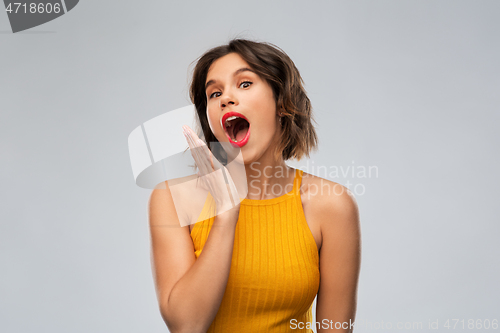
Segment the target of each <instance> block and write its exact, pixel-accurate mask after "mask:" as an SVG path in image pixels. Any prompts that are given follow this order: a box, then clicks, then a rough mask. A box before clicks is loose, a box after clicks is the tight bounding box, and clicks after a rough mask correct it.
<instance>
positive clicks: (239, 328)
mask: <svg viewBox="0 0 500 333" xmlns="http://www.w3.org/2000/svg"><path fill="white" fill-rule="evenodd" d="M302 174H303V172H302V170H299V169H296V170H295V178H294V182H293V189H292V190H291V191H290V192H288V193H286V194H284V195H282V196H280V197H277V198H273V199H266V200H251V199H244V200H243V201H242V202H241V203H240V212H239V217H238V222H237V225H236V233H235V239H234V247H233V255H232V259H231V269H230V272H229V279H228V282H227V286H226V290H225V293H224V296H223V299H222V303H221V305H220V307H219V311H218V312H217V315H216V316H215V318H214V320H213V322H212V324H211V326H210V327H209V329H208V331H207V332H209V333H212V332H241V333H244V332H252V333H255V332H313V331H312V330H310V329H303V330H300V329H298V328H297V326H296V325H294V324H293V323H299V322H303V323H304V324H303V325H304V327H306V325H307V322H314V320H313V318H312V304H313V301H314V298H315V297H316V294H317V292H318V289H319V279H320V274H319V254H318V247H317V245H316V242H315V240H314V237H313V235H312V233H311V230H310V229H309V226H308V224H307V222H306V219H305V216H304V211H303V209H302V202H301V199H300V191H299V189H300V183H301V179H302ZM214 209H215V205H214V201H213V198H212V196H211V195H210V194H209V195H208V197H207V201H206V202H205V206H204V208H203V211H202V213H201V215H200V216H203V214H207V213H210V212H214ZM208 216H210V215H208ZM213 221H214V217H212V218H209V219H205V220H202V221H201V222H198V223H196V224H195V225H194V227H193V230H192V231H191V238H192V240H193V244H194V249H195V255H196V258H198V257H199V255H200V254H201V251H202V250H203V246H204V245H205V242H206V240H207V237H208V235H209V233H210V229H211V227H212V224H213ZM207 288H210V286H209V285H207ZM293 319H295V320H296V321H292V322H291V320H293ZM292 327H294V328H295V329H292Z"/></svg>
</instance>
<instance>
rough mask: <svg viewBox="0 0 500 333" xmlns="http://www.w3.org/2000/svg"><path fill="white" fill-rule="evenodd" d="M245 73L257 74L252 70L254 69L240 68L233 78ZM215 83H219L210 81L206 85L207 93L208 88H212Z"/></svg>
mask: <svg viewBox="0 0 500 333" xmlns="http://www.w3.org/2000/svg"><path fill="white" fill-rule="evenodd" d="M243 72H252V73H255V71H254V70H252V69H250V68H247V67H243V68H240V69H238V70H237V71H235V72H234V73H233V77H234V76H236V75H238V74H240V73H243ZM215 82H217V81H215V80H210V81H208V82H207V83H206V84H205V91H206V90H207V89H208V87H210V86H211V85H212V84H214V83H215Z"/></svg>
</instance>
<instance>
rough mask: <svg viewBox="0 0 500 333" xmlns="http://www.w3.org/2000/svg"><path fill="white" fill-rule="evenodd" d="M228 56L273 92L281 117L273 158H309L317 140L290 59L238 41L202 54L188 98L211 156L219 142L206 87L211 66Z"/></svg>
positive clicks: (307, 102)
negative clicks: (209, 114)
mask: <svg viewBox="0 0 500 333" xmlns="http://www.w3.org/2000/svg"><path fill="white" fill-rule="evenodd" d="M230 53H237V54H239V55H240V56H241V57H242V58H243V60H245V61H246V62H247V63H248V64H249V65H250V67H251V69H252V70H254V71H255V72H256V73H257V74H258V75H259V76H260V77H261V78H263V79H265V80H266V81H267V82H268V84H269V85H270V86H271V88H272V90H273V95H274V100H275V102H276V110H278V111H281V113H282V114H283V118H282V121H281V129H282V130H281V135H280V139H279V143H278V145H277V146H276V150H275V152H274V155H275V157H276V158H279V156H280V155H281V156H282V157H283V159H284V160H285V161H286V160H288V159H291V158H295V159H297V160H300V159H301V158H302V157H303V156H304V155H306V156H307V157H309V153H310V152H311V151H312V150H316V149H317V145H318V138H317V135H316V131H315V128H314V126H313V124H312V122H315V121H314V119H313V115H312V107H311V102H310V100H309V98H308V97H307V94H306V91H305V89H304V86H303V84H304V81H303V80H302V77H301V76H300V73H299V70H298V69H297V67H295V64H294V63H293V61H292V60H291V59H290V57H289V56H288V55H287V54H286V53H285V52H284V51H283V50H281V49H280V48H279V47H277V46H276V45H274V44H271V43H265V42H255V41H251V40H247V39H240V38H237V39H232V40H231V41H229V43H228V44H227V45H221V46H217V47H214V48H212V49H210V50H208V51H207V52H205V53H204V54H203V55H202V56H201V57H199V58H198V60H197V63H196V66H195V68H194V70H193V75H192V81H191V85H190V90H189V97H190V99H191V102H192V103H193V104H194V105H195V107H196V113H197V115H198V124H199V126H200V127H201V131H202V132H203V136H204V138H205V141H206V142H207V143H208V147H209V148H210V150H212V152H213V149H212V147H211V144H210V143H211V142H218V140H217V138H216V137H215V135H214V134H213V133H212V131H211V129H210V126H209V123H208V118H207V114H206V109H207V96H206V92H205V83H206V79H207V74H208V71H209V69H210V66H211V65H212V63H213V62H214V61H216V60H217V59H219V58H221V57H223V56H225V55H228V54H230ZM195 61H196V60H195ZM219 146H220V145H219ZM216 155H219V154H216Z"/></svg>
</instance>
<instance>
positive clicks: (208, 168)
mask: <svg viewBox="0 0 500 333" xmlns="http://www.w3.org/2000/svg"><path fill="white" fill-rule="evenodd" d="M182 128H183V132H184V136H185V137H186V140H187V142H188V145H189V148H190V151H191V155H192V156H193V159H194V160H195V162H196V166H197V167H198V169H199V171H198V176H199V177H200V178H199V179H200V180H201V181H202V184H203V186H204V188H205V189H207V190H208V191H209V192H210V194H211V195H212V197H213V198H214V199H215V202H216V205H217V214H219V213H223V212H225V211H227V210H229V209H232V208H233V207H236V206H238V207H239V204H240V199H239V195H238V191H237V189H236V186H235V184H234V182H233V179H232V178H231V175H230V174H229V172H228V170H227V168H226V167H224V166H223V165H222V164H221V163H220V162H219V161H218V160H217V159H216V158H215V157H214V156H213V154H212V152H211V151H210V149H208V147H207V145H206V144H205V143H204V142H203V141H202V140H201V139H200V138H198V136H197V135H196V133H195V132H194V131H193V130H192V129H191V128H189V126H187V125H184V126H182Z"/></svg>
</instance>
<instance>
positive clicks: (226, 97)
mask: <svg viewBox="0 0 500 333" xmlns="http://www.w3.org/2000/svg"><path fill="white" fill-rule="evenodd" d="M237 103H238V101H237V100H236V97H235V96H233V94H232V93H231V92H230V91H228V90H226V91H225V92H224V94H223V95H222V96H221V98H220V106H221V108H225V107H226V106H229V105H230V104H232V105H236V104H237Z"/></svg>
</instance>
